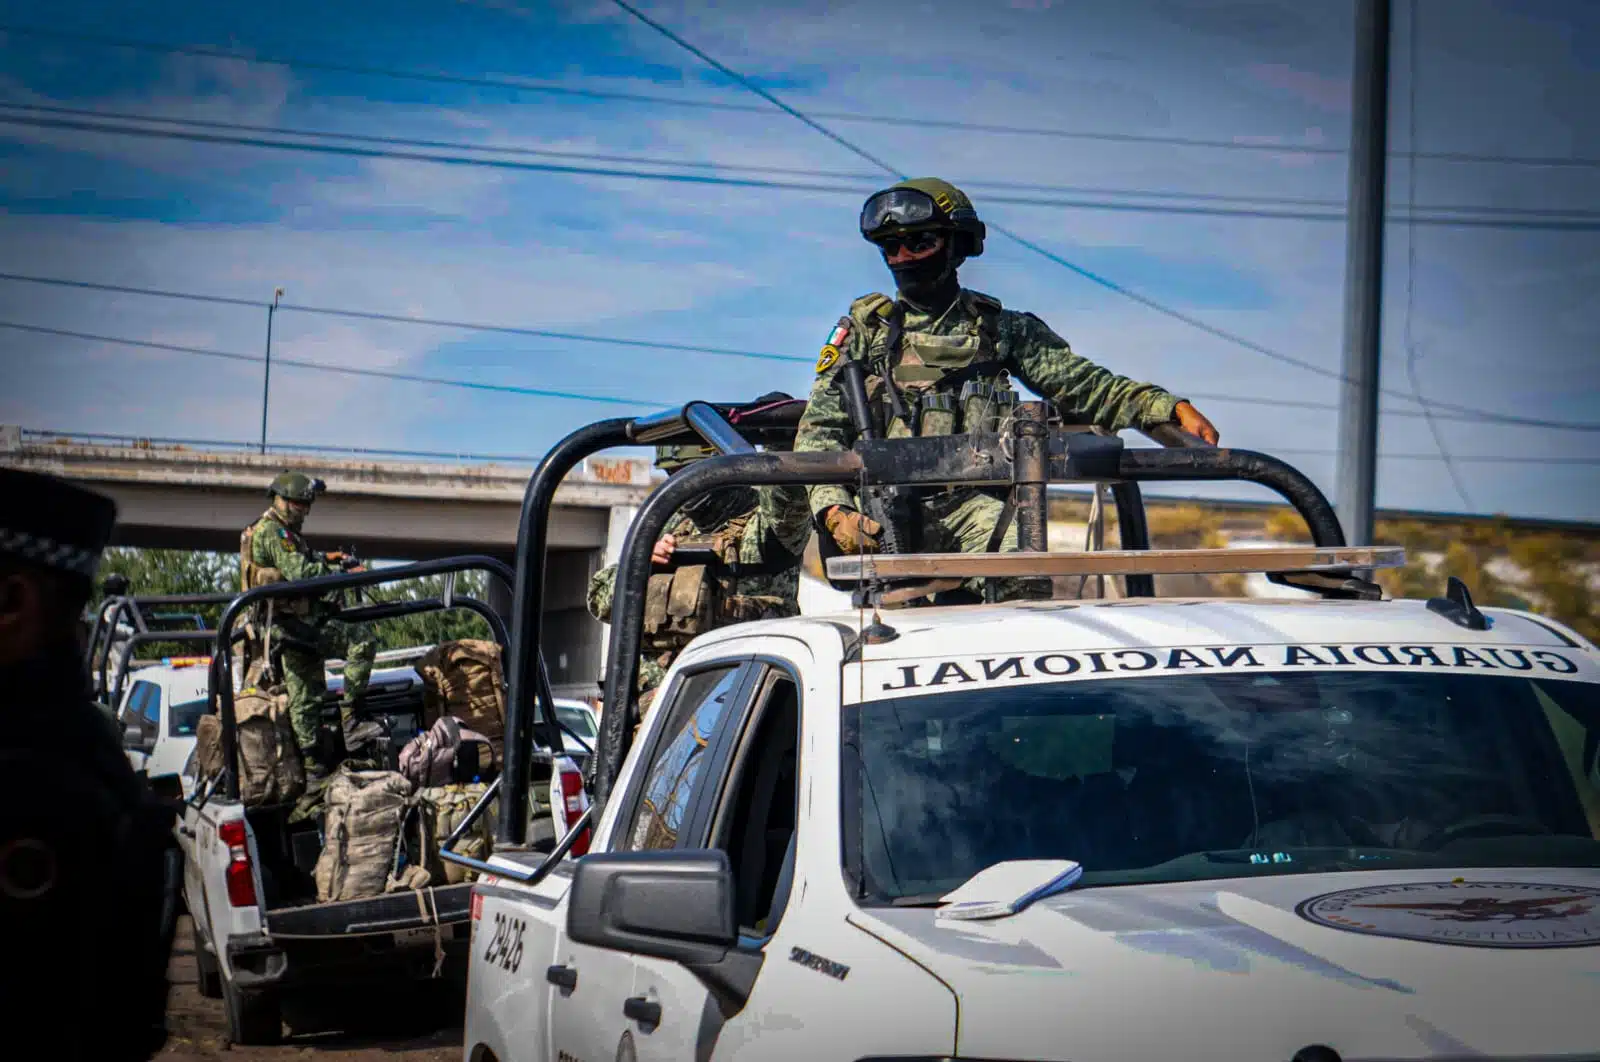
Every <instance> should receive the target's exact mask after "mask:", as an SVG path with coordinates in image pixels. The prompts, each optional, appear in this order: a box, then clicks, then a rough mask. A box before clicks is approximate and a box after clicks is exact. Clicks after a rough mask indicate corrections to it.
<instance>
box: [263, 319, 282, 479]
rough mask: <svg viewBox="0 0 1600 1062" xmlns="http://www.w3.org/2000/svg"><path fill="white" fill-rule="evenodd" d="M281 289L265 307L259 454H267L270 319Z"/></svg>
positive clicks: (270, 362) (269, 390)
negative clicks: (265, 352)
mask: <svg viewBox="0 0 1600 1062" xmlns="http://www.w3.org/2000/svg"><path fill="white" fill-rule="evenodd" d="M281 298H283V289H282V288H274V289H273V292H272V303H271V304H270V305H269V306H268V307H267V370H266V372H264V373H263V374H262V376H261V452H262V453H266V452H267V397H268V396H269V395H270V394H271V393H272V317H273V315H274V314H276V313H277V312H278V300H279V299H281Z"/></svg>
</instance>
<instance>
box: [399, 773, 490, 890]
mask: <svg viewBox="0 0 1600 1062" xmlns="http://www.w3.org/2000/svg"><path fill="white" fill-rule="evenodd" d="M488 789H489V787H488V786H486V785H484V784H483V783H481V782H478V783H473V784H470V785H441V786H431V787H429V788H427V789H420V790H418V791H417V801H418V803H419V805H420V807H421V811H422V834H423V838H424V841H423V848H424V851H425V852H426V853H427V862H426V864H425V865H426V867H427V870H428V876H429V878H430V879H431V880H432V881H434V882H445V883H447V884H450V885H457V884H460V883H461V882H463V881H470V880H472V878H473V877H475V876H476V875H475V874H474V873H473V872H472V871H470V870H468V869H467V868H466V867H464V866H461V865H460V864H459V863H451V862H447V861H446V860H444V859H442V858H440V856H439V849H440V848H441V847H442V846H443V845H444V842H445V840H446V839H447V838H448V837H449V836H450V834H451V833H453V832H455V829H456V827H457V826H459V825H461V820H463V819H465V818H466V817H467V813H468V812H469V811H471V810H472V809H473V807H474V806H475V805H476V804H477V803H478V801H479V800H480V799H482V798H483V794H484V793H486V792H488ZM498 806H499V801H498V800H492V801H490V802H489V806H488V807H487V808H486V809H484V812H483V814H482V815H479V816H478V821H477V822H475V823H473V824H472V828H471V829H470V830H468V831H467V833H466V834H465V835H463V836H462V837H461V838H460V839H459V840H457V841H456V843H455V847H454V849H453V851H455V852H456V853H457V854H459V855H464V856H468V857H470V858H472V859H479V860H482V859H487V858H489V849H490V848H491V847H492V846H493V844H494V822H495V819H496V818H497V815H496V811H497V809H498Z"/></svg>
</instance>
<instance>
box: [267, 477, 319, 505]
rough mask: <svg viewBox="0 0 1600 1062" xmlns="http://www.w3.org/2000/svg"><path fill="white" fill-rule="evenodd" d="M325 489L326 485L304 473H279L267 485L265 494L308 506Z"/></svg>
mask: <svg viewBox="0 0 1600 1062" xmlns="http://www.w3.org/2000/svg"><path fill="white" fill-rule="evenodd" d="M327 489H328V485H327V484H326V483H324V482H322V480H320V479H313V478H311V477H310V476H308V475H306V474H305V473H304V472H279V473H278V474H277V475H276V476H274V477H273V479H272V483H271V484H270V485H268V487H267V493H268V494H270V495H272V496H274V497H278V498H282V499H284V500H285V501H292V502H295V503H296V504H299V505H310V504H311V503H312V502H313V501H315V500H316V498H317V495H319V494H321V493H322V492H323V491H325V490H327Z"/></svg>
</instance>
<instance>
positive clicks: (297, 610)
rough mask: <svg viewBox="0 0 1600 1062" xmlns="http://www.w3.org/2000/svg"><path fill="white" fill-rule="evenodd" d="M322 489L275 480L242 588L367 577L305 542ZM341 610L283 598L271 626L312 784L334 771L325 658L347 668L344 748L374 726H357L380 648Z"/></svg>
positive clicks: (286, 477)
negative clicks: (324, 735) (324, 711)
mask: <svg viewBox="0 0 1600 1062" xmlns="http://www.w3.org/2000/svg"><path fill="white" fill-rule="evenodd" d="M323 489H324V486H323V483H322V481H321V480H319V479H312V478H311V477H309V476H306V475H304V474H303V473H300V472H284V473H282V474H280V475H279V476H278V477H277V478H275V479H274V480H273V481H272V485H271V486H270V487H268V488H267V493H268V494H269V495H271V497H272V507H271V508H269V509H268V510H267V511H266V512H264V513H262V514H261V518H260V519H259V520H257V521H256V522H255V523H254V524H252V525H251V526H250V527H249V528H247V529H246V530H245V532H244V534H242V535H241V536H240V538H239V561H240V564H239V585H240V587H241V589H244V590H251V589H254V588H255V587H258V586H265V585H267V584H269V583H275V582H283V581H290V582H293V581H297V580H300V579H313V578H316V577H317V576H319V575H331V574H333V573H335V572H339V571H344V570H350V571H362V570H364V569H363V568H362V567H361V566H360V565H355V566H353V567H347V562H348V561H349V560H350V558H348V557H346V556H345V555H344V554H342V553H338V552H333V553H318V552H316V551H314V550H312V549H311V547H310V546H308V545H306V541H305V539H303V538H301V537H300V528H301V527H303V526H304V525H305V520H306V515H307V514H308V513H309V512H310V511H311V504H312V502H313V501H315V500H316V496H317V495H318V494H319V493H321V492H322V490H323ZM338 611H339V607H338V605H337V604H336V603H335V602H334V601H331V600H328V599H326V598H305V599H290V600H283V599H279V600H276V601H274V602H272V623H271V626H270V629H269V630H268V631H267V632H266V638H268V639H270V642H271V646H272V650H274V651H276V653H277V655H278V659H279V661H280V663H281V667H282V678H283V683H284V686H285V687H286V692H287V693H288V697H289V706H288V707H289V718H290V720H291V722H292V724H293V726H294V736H295V743H296V744H297V745H299V746H300V754H301V756H302V758H304V760H305V764H306V772H307V774H308V775H310V776H314V777H321V776H323V775H325V774H326V773H327V771H328V770H329V768H330V766H331V764H329V763H327V762H326V760H327V757H326V755H325V754H324V752H323V750H322V747H321V744H320V743H319V741H318V735H319V731H320V729H321V704H322V697H323V694H325V693H326V692H327V689H328V686H327V679H326V677H325V674H324V669H325V666H326V663H325V661H326V658H327V657H328V656H339V655H342V656H343V657H344V661H345V665H344V693H343V695H342V697H341V699H340V703H339V715H340V718H341V720H342V721H343V724H344V739H345V745H346V747H347V748H355V747H357V746H359V745H360V744H362V743H364V742H365V741H367V740H369V739H370V738H371V737H372V736H373V734H372V733H371V731H372V729H373V728H372V726H371V725H370V724H369V725H365V726H363V725H360V724H359V722H358V719H357V717H356V711H357V708H358V706H359V704H360V701H361V698H362V696H363V694H365V692H366V688H367V681H368V680H369V679H370V678H371V677H372V663H373V657H374V653H375V650H376V648H377V646H376V643H375V642H374V641H373V640H372V639H371V638H370V637H366V636H363V635H361V634H360V633H359V632H354V631H352V630H351V629H350V628H348V627H346V626H345V625H344V624H342V623H338V622H337V621H335V620H334V619H333V616H334V615H335V614H336V613H337V612H338ZM264 613H265V609H262V614H263V615H264ZM263 663H266V664H270V661H263Z"/></svg>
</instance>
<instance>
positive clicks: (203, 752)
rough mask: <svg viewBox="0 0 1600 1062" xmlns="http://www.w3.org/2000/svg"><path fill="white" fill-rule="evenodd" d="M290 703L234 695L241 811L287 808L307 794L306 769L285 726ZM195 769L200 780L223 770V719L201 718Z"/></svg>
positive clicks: (250, 692)
mask: <svg viewBox="0 0 1600 1062" xmlns="http://www.w3.org/2000/svg"><path fill="white" fill-rule="evenodd" d="M288 704H289V699H288V698H287V697H286V696H284V695H283V694H277V695H272V694H268V693H264V692H262V691H261V690H259V689H255V688H253V687H246V688H245V689H243V690H240V691H239V692H238V693H236V694H235V695H234V698H233V717H234V720H235V723H236V725H235V728H234V740H235V743H236V744H237V746H238V759H239V764H238V766H239V800H240V802H241V803H243V804H244V806H245V807H247V808H248V807H260V806H262V805H267V804H289V803H293V802H294V801H295V800H298V799H299V798H300V795H301V794H302V793H304V792H305V790H306V772H305V766H304V765H303V764H302V763H301V762H300V749H299V747H298V746H297V745H296V744H295V740H294V729H293V728H292V727H291V726H290V725H289V709H288ZM194 736H195V750H194V755H195V765H196V767H197V768H198V769H199V772H200V777H201V778H202V779H209V778H213V777H215V776H216V775H218V774H220V773H221V772H222V769H223V767H224V766H225V765H226V764H225V761H224V759H223V754H222V720H221V719H219V718H218V717H217V716H216V715H203V716H201V717H200V719H199V721H198V722H197V723H196V724H195V728H194Z"/></svg>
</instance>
